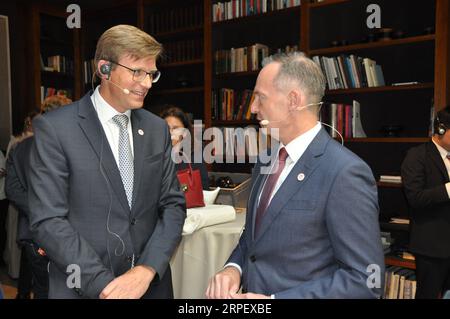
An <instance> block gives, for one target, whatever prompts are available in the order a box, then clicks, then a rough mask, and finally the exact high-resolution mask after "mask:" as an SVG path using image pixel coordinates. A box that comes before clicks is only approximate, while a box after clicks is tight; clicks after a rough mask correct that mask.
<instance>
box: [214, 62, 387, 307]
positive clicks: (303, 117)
mask: <svg viewBox="0 0 450 319" xmlns="http://www.w3.org/2000/svg"><path fill="white" fill-rule="evenodd" d="M263 65H264V67H263V69H262V70H261V72H260V73H259V75H258V79H257V81H256V86H255V90H254V94H255V98H254V101H253V103H252V105H251V108H252V113H256V114H257V118H258V119H259V120H261V125H263V126H267V127H268V128H270V129H273V130H278V134H277V135H278V136H279V141H280V142H281V145H280V147H279V150H278V152H277V153H275V154H273V157H272V158H273V161H271V163H269V165H266V164H263V163H261V161H258V163H257V164H256V166H255V168H254V171H253V175H252V191H251V192H250V195H249V201H248V207H247V216H246V226H245V230H244V232H243V234H242V235H241V238H240V241H239V243H238V245H237V247H236V248H235V250H234V251H233V253H232V255H231V257H230V258H229V260H228V262H227V264H226V266H225V268H224V269H223V270H222V271H220V272H219V273H218V274H216V275H215V276H214V277H213V278H212V279H211V280H210V284H209V286H208V289H207V292H206V295H207V297H209V298H270V297H272V298H277V299H278V298H377V297H380V295H381V292H382V284H383V281H384V279H383V278H384V256H383V250H382V247H381V238H380V233H379V223H378V202H377V188H376V183H375V180H374V178H373V175H372V172H371V170H370V168H369V167H368V166H367V165H366V164H365V163H364V162H363V161H362V160H361V159H360V158H358V157H357V156H356V155H355V154H353V153H352V152H350V151H349V150H348V149H346V148H344V147H342V146H341V145H340V144H339V143H337V142H336V141H334V140H333V139H331V138H330V136H329V135H328V133H327V132H326V131H325V130H324V128H322V126H321V123H320V122H318V111H319V108H318V105H320V104H321V103H320V101H321V99H322V97H323V95H324V91H325V79H324V76H323V74H322V72H321V70H320V67H319V66H317V65H316V64H315V63H314V62H313V61H312V60H310V59H308V58H306V57H305V56H304V55H303V54H300V53H291V54H287V55H276V56H273V57H270V58H268V59H266V60H265V61H264V62H263ZM272 164H273V165H272ZM267 172H270V174H267ZM240 287H242V294H237V292H238V290H239V288H240Z"/></svg>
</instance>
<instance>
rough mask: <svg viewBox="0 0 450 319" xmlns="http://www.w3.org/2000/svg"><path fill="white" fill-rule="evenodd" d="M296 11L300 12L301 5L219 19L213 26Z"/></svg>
mask: <svg viewBox="0 0 450 319" xmlns="http://www.w3.org/2000/svg"><path fill="white" fill-rule="evenodd" d="M294 12H298V13H300V6H296V7H292V8H287V9H280V10H274V11H270V12H266V13H260V14H254V15H250V16H246V17H239V18H234V19H229V20H223V21H217V22H213V23H212V26H213V27H221V26H224V25H230V24H234V23H245V21H250V20H259V19H265V18H267V17H271V16H277V15H284V14H286V15H287V14H290V13H294Z"/></svg>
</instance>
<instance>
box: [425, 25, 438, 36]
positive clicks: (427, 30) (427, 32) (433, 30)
mask: <svg viewBox="0 0 450 319" xmlns="http://www.w3.org/2000/svg"><path fill="white" fill-rule="evenodd" d="M434 32H435V29H434V27H426V28H425V29H424V30H423V34H424V35H430V34H434Z"/></svg>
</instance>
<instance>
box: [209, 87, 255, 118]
mask: <svg viewBox="0 0 450 319" xmlns="http://www.w3.org/2000/svg"><path fill="white" fill-rule="evenodd" d="M253 98H254V95H253V91H252V90H243V91H236V90H233V89H227V88H222V89H218V90H213V91H212V103H211V118H212V120H220V121H231V120H251V119H254V118H255V114H252V113H251V108H250V106H251V104H252V102H253Z"/></svg>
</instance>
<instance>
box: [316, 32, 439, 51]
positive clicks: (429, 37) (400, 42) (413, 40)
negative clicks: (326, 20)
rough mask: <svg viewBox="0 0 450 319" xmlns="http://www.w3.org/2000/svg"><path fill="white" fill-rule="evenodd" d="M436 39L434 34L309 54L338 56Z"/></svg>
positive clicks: (335, 48) (328, 49) (329, 49)
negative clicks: (345, 53) (339, 54)
mask: <svg viewBox="0 0 450 319" xmlns="http://www.w3.org/2000/svg"><path fill="white" fill-rule="evenodd" d="M435 39H436V36H435V35H434V34H430V35H421V36H416V37H408V38H403V39H395V40H387V41H376V42H369V43H359V44H352V45H346V46H339V47H332V48H324V49H314V50H310V51H309V52H308V53H309V55H311V56H313V55H330V54H338V53H344V52H351V51H361V50H369V49H376V48H385V47H391V46H397V45H404V44H416V43H421V42H428V41H434V40H435Z"/></svg>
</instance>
